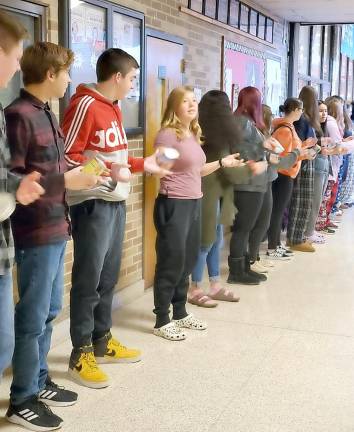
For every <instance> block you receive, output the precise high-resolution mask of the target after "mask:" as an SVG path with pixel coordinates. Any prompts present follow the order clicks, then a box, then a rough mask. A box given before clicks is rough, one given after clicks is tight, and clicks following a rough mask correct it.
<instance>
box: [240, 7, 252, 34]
mask: <svg viewBox="0 0 354 432" xmlns="http://www.w3.org/2000/svg"><path fill="white" fill-rule="evenodd" d="M249 12H250V8H249V7H248V6H246V5H244V4H242V3H241V17H240V29H241V30H242V31H244V32H247V33H248V20H249Z"/></svg>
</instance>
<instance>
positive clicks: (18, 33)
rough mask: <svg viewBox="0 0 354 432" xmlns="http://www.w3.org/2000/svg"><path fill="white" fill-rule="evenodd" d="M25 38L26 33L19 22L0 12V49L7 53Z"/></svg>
mask: <svg viewBox="0 0 354 432" xmlns="http://www.w3.org/2000/svg"><path fill="white" fill-rule="evenodd" d="M27 38H28V32H27V30H26V29H25V27H24V26H23V25H22V24H21V23H20V21H18V20H17V19H15V18H13V17H12V16H11V15H10V14H8V13H6V12H4V11H3V10H0V47H1V48H2V49H3V50H4V51H5V52H6V53H7V52H9V51H10V49H11V48H12V47H13V46H14V45H15V44H17V43H19V42H20V41H22V40H23V39H27Z"/></svg>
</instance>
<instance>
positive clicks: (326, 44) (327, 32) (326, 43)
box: [322, 26, 331, 80]
mask: <svg viewBox="0 0 354 432" xmlns="http://www.w3.org/2000/svg"><path fill="white" fill-rule="evenodd" d="M330 37H331V28H330V27H329V26H326V27H325V32H324V54H323V66H322V73H323V75H322V78H323V79H324V80H329V56H330V49H331V40H330Z"/></svg>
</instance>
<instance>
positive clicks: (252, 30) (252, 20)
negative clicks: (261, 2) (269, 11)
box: [250, 9, 258, 36]
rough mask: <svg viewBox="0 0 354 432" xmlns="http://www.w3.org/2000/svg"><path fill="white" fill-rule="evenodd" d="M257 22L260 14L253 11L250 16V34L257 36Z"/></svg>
mask: <svg viewBox="0 0 354 432" xmlns="http://www.w3.org/2000/svg"><path fill="white" fill-rule="evenodd" d="M257 22H258V12H256V11H255V10H253V9H251V15H250V33H251V34H252V35H254V36H257Z"/></svg>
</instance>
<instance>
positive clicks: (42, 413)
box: [6, 396, 63, 431]
mask: <svg viewBox="0 0 354 432" xmlns="http://www.w3.org/2000/svg"><path fill="white" fill-rule="evenodd" d="M6 419H7V420H8V421H9V422H11V423H15V424H18V425H21V426H23V427H25V428H26V429H29V430H33V431H51V430H55V429H59V428H61V426H62V424H63V420H62V419H61V418H60V417H58V416H57V415H55V414H54V413H52V411H51V410H50V408H48V407H47V405H46V404H45V403H43V402H41V401H39V400H38V399H37V396H34V397H32V398H31V399H28V400H26V401H25V402H23V403H22V404H20V405H12V404H10V406H9V408H8V410H7V413H6Z"/></svg>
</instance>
